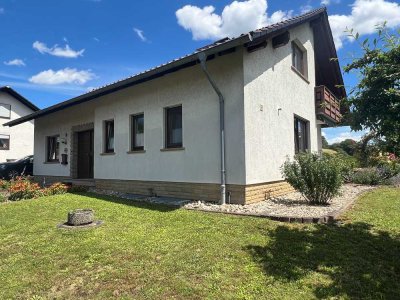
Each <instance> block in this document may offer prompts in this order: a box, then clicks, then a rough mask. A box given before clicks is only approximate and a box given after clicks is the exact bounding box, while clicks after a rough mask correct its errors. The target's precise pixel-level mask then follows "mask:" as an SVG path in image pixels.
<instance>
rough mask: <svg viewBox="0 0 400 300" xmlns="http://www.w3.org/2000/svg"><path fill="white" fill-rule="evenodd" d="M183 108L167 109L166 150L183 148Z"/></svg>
mask: <svg viewBox="0 0 400 300" xmlns="http://www.w3.org/2000/svg"><path fill="white" fill-rule="evenodd" d="M182 145H183V143H182V106H176V107H170V108H166V109H165V148H181V147H182Z"/></svg>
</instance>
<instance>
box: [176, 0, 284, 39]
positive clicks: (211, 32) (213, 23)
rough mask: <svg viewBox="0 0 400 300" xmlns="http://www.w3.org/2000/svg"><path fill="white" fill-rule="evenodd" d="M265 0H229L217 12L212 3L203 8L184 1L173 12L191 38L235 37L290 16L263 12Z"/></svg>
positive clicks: (265, 4) (265, 6)
mask: <svg viewBox="0 0 400 300" xmlns="http://www.w3.org/2000/svg"><path fill="white" fill-rule="evenodd" d="M267 7H268V6H267V1H266V0H247V1H233V2H232V3H231V4H229V5H227V6H225V7H224V9H223V10H222V13H221V14H220V15H218V14H216V13H215V7H214V6H211V5H210V6H205V7H203V8H200V7H197V6H193V5H186V6H184V7H182V8H180V9H178V10H177V11H176V12H175V15H176V18H177V20H178V24H179V25H180V26H182V27H183V28H185V29H186V30H188V31H190V32H192V36H193V39H194V40H205V39H220V38H223V37H226V36H228V37H235V36H239V35H240V34H242V33H246V32H249V31H251V30H255V29H258V28H261V27H264V26H266V25H268V24H270V23H276V22H279V21H282V20H284V19H287V18H289V17H290V16H291V14H292V11H281V10H279V11H276V12H274V13H273V14H272V15H271V17H268V15H267Z"/></svg>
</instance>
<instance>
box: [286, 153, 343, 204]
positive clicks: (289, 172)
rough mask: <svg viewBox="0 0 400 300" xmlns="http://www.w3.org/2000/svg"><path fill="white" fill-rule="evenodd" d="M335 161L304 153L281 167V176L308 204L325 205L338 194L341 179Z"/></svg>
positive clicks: (339, 167) (338, 167) (330, 158)
mask: <svg viewBox="0 0 400 300" xmlns="http://www.w3.org/2000/svg"><path fill="white" fill-rule="evenodd" d="M341 174H342V173H341V166H340V165H338V163H337V160H336V159H334V158H332V157H329V156H323V157H320V156H319V155H318V154H311V153H304V154H299V155H296V156H295V157H294V160H293V161H290V160H289V159H288V160H287V161H286V162H285V163H284V164H283V166H282V175H283V176H284V178H285V179H286V181H287V182H288V183H290V184H291V185H292V186H293V187H294V188H295V189H296V190H297V191H299V192H300V193H301V194H302V195H303V196H304V198H305V199H306V200H307V201H308V202H309V203H310V204H318V205H323V204H327V203H328V202H329V201H330V200H331V199H332V198H333V197H335V196H336V195H338V194H339V190H340V187H341V186H342V183H343V179H342V176H341Z"/></svg>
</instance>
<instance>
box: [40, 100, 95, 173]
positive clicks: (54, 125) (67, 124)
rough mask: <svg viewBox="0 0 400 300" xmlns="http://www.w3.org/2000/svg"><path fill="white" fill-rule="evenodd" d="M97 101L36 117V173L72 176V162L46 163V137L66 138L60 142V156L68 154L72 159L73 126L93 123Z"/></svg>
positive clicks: (69, 158)
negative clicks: (66, 163) (64, 141)
mask: <svg viewBox="0 0 400 300" xmlns="http://www.w3.org/2000/svg"><path fill="white" fill-rule="evenodd" d="M94 107H95V103H88V104H86V105H80V106H74V107H71V108H67V109H65V110H62V111H59V112H56V113H53V114H51V115H47V116H45V117H42V118H39V119H36V124H35V149H34V163H33V174H34V175H50V176H67V177H68V176H70V164H68V165H62V164H60V163H46V138H47V137H48V136H54V135H59V136H60V138H61V139H64V140H66V142H67V143H66V144H64V143H60V156H61V154H62V153H66V154H68V161H69V163H70V160H71V151H70V150H71V133H72V132H71V127H72V126H75V125H82V124H87V123H93V121H94Z"/></svg>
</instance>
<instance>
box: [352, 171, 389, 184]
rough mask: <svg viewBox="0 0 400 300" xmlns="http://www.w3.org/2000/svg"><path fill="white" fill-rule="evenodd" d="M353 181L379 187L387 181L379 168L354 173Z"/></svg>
mask: <svg viewBox="0 0 400 300" xmlns="http://www.w3.org/2000/svg"><path fill="white" fill-rule="evenodd" d="M351 181H352V182H353V183H357V184H366V185H378V184H382V183H384V181H385V179H384V178H383V177H382V175H381V174H380V172H379V170H378V169H377V168H364V169H358V170H356V171H354V173H353V175H352V178H351Z"/></svg>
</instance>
